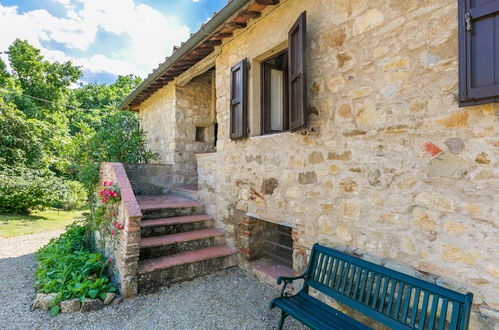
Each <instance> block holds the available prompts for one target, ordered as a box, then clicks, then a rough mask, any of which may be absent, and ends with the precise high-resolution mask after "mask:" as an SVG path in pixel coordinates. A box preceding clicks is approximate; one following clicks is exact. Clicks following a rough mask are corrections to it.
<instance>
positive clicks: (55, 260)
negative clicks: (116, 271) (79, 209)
mask: <svg viewBox="0 0 499 330" xmlns="http://www.w3.org/2000/svg"><path fill="white" fill-rule="evenodd" d="M86 232H87V228H86V227H85V226H81V225H77V224H72V225H69V226H68V227H67V230H66V232H65V233H63V234H62V235H61V236H60V237H59V238H57V239H52V240H51V241H50V242H49V243H48V244H47V245H46V246H44V247H42V248H41V249H40V250H38V252H37V260H38V262H39V266H38V269H37V270H36V273H35V277H36V281H35V287H36V288H37V289H38V292H42V293H57V298H56V299H55V300H54V301H53V302H52V306H53V307H52V309H51V311H50V312H51V314H52V315H57V313H58V312H59V307H58V306H57V304H58V303H59V302H60V301H62V300H67V299H75V298H78V299H80V301H81V302H83V300H84V299H85V298H92V299H95V298H100V299H102V300H104V299H105V298H106V294H107V293H108V292H114V291H116V288H115V287H114V286H113V285H112V284H111V283H110V280H109V277H108V275H107V273H108V267H109V261H110V260H105V259H104V256H103V255H102V254H100V253H92V252H91V251H90V250H89V248H88V244H87V242H88V240H87V239H86V237H85V236H86Z"/></svg>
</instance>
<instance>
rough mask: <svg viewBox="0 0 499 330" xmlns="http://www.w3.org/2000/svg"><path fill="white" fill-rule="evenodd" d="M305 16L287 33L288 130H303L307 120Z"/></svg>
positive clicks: (301, 16) (304, 13) (299, 18)
mask: <svg viewBox="0 0 499 330" xmlns="http://www.w3.org/2000/svg"><path fill="white" fill-rule="evenodd" d="M306 32H307V15H306V12H303V13H302V14H301V15H300V17H298V20H297V21H296V22H295V24H294V25H293V27H292V28H291V30H289V33H288V48H289V50H288V54H289V55H288V56H289V74H288V80H289V117H288V118H289V129H290V130H291V131H293V130H297V129H300V128H303V127H304V126H305V124H306V120H307V84H306V70H307V66H306V52H305V47H306Z"/></svg>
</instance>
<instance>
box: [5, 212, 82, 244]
mask: <svg viewBox="0 0 499 330" xmlns="http://www.w3.org/2000/svg"><path fill="white" fill-rule="evenodd" d="M83 212H85V210H79V211H64V210H57V209H47V210H45V211H35V212H33V213H32V214H30V215H18V214H0V238H6V237H14V236H19V235H27V234H34V233H39V232H44V231H52V230H58V229H63V228H64V227H66V226H67V225H69V224H70V223H72V222H73V221H74V220H75V219H77V218H81V216H82V213H83Z"/></svg>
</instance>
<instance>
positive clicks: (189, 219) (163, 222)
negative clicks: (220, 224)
mask: <svg viewBox="0 0 499 330" xmlns="http://www.w3.org/2000/svg"><path fill="white" fill-rule="evenodd" d="M210 220H213V217H210V216H209V215H207V214H192V215H184V216H178V217H169V218H151V219H142V221H141V223H140V228H153V227H160V226H170V225H183V224H188V223H195V222H203V221H210Z"/></svg>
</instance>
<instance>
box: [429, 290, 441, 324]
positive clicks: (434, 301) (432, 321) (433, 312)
mask: <svg viewBox="0 0 499 330" xmlns="http://www.w3.org/2000/svg"><path fill="white" fill-rule="evenodd" d="M439 300H440V297H439V296H437V295H433V299H432V301H431V313H430V318H429V319H428V322H429V323H428V329H433V326H434V325H435V319H436V318H437V307H438V302H439Z"/></svg>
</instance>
